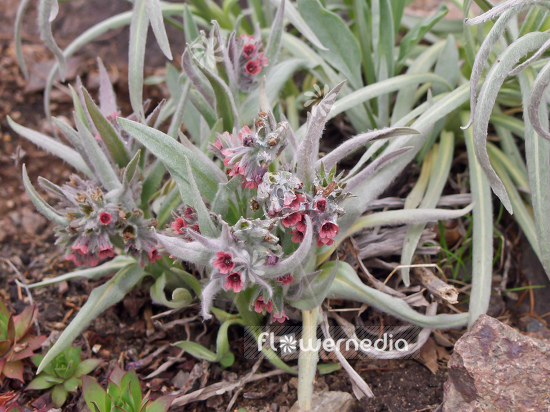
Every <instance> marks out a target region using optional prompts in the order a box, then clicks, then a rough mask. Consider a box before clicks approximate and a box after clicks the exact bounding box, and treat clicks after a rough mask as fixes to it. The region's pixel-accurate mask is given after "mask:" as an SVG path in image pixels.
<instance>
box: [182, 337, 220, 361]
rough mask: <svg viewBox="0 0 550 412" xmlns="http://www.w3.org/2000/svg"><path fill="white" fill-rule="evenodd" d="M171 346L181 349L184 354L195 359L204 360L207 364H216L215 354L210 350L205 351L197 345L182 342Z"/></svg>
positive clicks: (185, 341) (186, 341)
mask: <svg viewBox="0 0 550 412" xmlns="http://www.w3.org/2000/svg"><path fill="white" fill-rule="evenodd" d="M173 346H177V347H178V348H181V349H183V350H184V351H185V352H187V353H189V354H190V355H191V356H194V357H195V358H197V359H204V360H206V361H208V362H217V356H216V354H215V353H214V352H212V351H211V350H208V349H206V348H205V347H204V346H202V345H201V344H199V343H196V342H191V341H188V340H184V341H180V342H176V343H174V344H173Z"/></svg>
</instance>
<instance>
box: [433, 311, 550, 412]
mask: <svg viewBox="0 0 550 412" xmlns="http://www.w3.org/2000/svg"><path fill="white" fill-rule="evenodd" d="M448 369H449V379H448V381H447V382H446V383H445V393H444V397H443V404H442V405H441V407H440V408H439V409H438V410H440V411H443V412H470V411H548V410H550V342H549V341H545V340H538V339H533V338H530V337H528V336H525V335H522V334H521V333H519V332H518V331H516V330H515V329H513V328H511V327H509V326H507V325H504V324H503V323H501V322H499V321H498V320H496V319H494V318H491V317H490V316H486V315H482V316H480V318H479V319H478V320H477V321H476V322H475V323H474V324H473V325H472V329H471V330H470V331H469V332H467V333H466V334H465V335H464V336H462V337H461V338H460V339H459V340H458V341H457V342H456V345H455V350H454V353H453V355H452V357H451V360H450V361H449V364H448Z"/></svg>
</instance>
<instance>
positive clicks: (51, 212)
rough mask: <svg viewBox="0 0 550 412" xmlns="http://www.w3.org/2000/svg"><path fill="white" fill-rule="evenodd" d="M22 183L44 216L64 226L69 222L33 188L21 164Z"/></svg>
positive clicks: (25, 169)
mask: <svg viewBox="0 0 550 412" xmlns="http://www.w3.org/2000/svg"><path fill="white" fill-rule="evenodd" d="M23 184H24V185H25V190H26V192H27V194H28V195H29V197H30V199H31V200H32V202H33V204H34V205H35V206H36V208H37V209H38V211H39V212H40V213H42V214H43V215H44V216H45V217H46V218H48V219H49V220H51V221H52V222H55V223H56V224H58V225H60V226H63V227H66V226H68V225H69V223H70V222H71V221H70V219H69V218H67V217H66V216H62V215H60V214H59V213H57V211H56V210H55V209H54V208H53V207H51V206H50V205H49V204H48V203H46V201H45V200H44V199H42V197H41V196H40V195H39V194H38V193H37V192H36V190H34V187H33V185H32V183H31V181H30V179H29V175H28V174H27V168H26V167H25V165H23Z"/></svg>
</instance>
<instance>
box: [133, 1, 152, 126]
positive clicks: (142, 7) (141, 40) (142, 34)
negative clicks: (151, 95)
mask: <svg viewBox="0 0 550 412" xmlns="http://www.w3.org/2000/svg"><path fill="white" fill-rule="evenodd" d="M147 1H148V0H136V1H135V2H134V7H133V10H132V22H131V23H130V46H129V49H128V50H129V52H128V53H129V57H128V67H129V69H128V90H129V92H130V103H131V105H132V109H133V110H134V113H136V115H137V117H138V119H140V120H142V119H144V113H143V67H144V64H145V47H146V44H147V31H148V29H149V18H148V16H147V13H148V10H147Z"/></svg>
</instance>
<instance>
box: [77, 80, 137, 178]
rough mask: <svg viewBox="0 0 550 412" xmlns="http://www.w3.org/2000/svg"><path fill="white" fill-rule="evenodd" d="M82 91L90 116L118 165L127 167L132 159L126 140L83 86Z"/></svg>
mask: <svg viewBox="0 0 550 412" xmlns="http://www.w3.org/2000/svg"><path fill="white" fill-rule="evenodd" d="M82 93H83V95H84V101H85V102H86V107H87V108H88V112H89V113H90V117H91V118H92V121H93V122H94V125H95V127H96V129H97V131H98V132H99V135H100V136H101V140H103V143H105V146H106V147H107V150H108V151H109V154H110V155H111V157H112V158H113V160H114V162H115V163H116V164H117V165H118V167H120V168H123V167H125V166H126V165H127V164H128V162H129V161H130V156H129V154H128V150H127V149H126V147H125V144H124V142H123V141H122V139H121V137H120V136H119V135H118V133H117V132H116V130H115V128H114V127H113V126H112V124H111V123H110V122H109V121H108V120H107V119H106V118H105V116H104V115H103V114H102V113H101V110H100V109H99V107H97V106H96V104H95V103H94V101H93V100H92V98H91V96H90V95H89V94H88V91H87V90H86V89H84V88H82Z"/></svg>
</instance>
